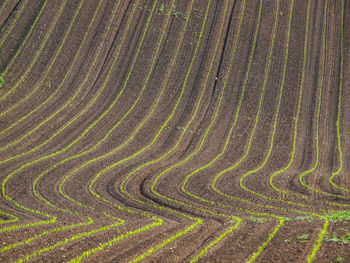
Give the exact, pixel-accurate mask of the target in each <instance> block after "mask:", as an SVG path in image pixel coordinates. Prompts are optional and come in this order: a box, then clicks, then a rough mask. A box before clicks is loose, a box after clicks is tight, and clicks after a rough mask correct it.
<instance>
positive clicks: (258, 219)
mask: <svg viewBox="0 0 350 263" xmlns="http://www.w3.org/2000/svg"><path fill="white" fill-rule="evenodd" d="M247 219H248V220H249V221H252V222H256V223H264V222H268V221H270V220H271V219H270V218H265V217H253V216H251V217H248V218H247Z"/></svg>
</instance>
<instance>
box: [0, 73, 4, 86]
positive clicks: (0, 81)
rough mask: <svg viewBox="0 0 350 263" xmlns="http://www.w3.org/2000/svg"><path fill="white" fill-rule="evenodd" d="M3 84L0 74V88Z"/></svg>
mask: <svg viewBox="0 0 350 263" xmlns="http://www.w3.org/2000/svg"><path fill="white" fill-rule="evenodd" d="M3 85H4V78H3V77H2V76H0V89H1V88H2V87H3Z"/></svg>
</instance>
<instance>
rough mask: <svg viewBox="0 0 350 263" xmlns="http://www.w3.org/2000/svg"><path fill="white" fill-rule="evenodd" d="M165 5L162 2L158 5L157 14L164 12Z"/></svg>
mask: <svg viewBox="0 0 350 263" xmlns="http://www.w3.org/2000/svg"><path fill="white" fill-rule="evenodd" d="M165 10H166V9H165V5H164V3H161V4H160V7H159V8H158V14H160V15H163V14H164V12H165Z"/></svg>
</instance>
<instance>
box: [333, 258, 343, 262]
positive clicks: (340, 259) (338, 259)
mask: <svg viewBox="0 0 350 263" xmlns="http://www.w3.org/2000/svg"><path fill="white" fill-rule="evenodd" d="M344 260H345V258H342V257H337V259H336V260H335V261H334V263H339V262H343V261H344Z"/></svg>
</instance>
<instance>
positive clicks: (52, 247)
mask: <svg viewBox="0 0 350 263" xmlns="http://www.w3.org/2000/svg"><path fill="white" fill-rule="evenodd" d="M155 6H156V3H154V4H153V9H152V10H153V11H154V8H155ZM153 11H152V13H153ZM152 13H151V15H150V18H151V17H152ZM149 21H150V20H149ZM149 21H148V22H149ZM167 21H169V17H168V19H167ZM166 26H167V23H166V24H165V28H164V30H163V32H166V31H165V29H166ZM147 27H148V26H146V28H147ZM145 32H146V31H145ZM162 36H163V37H162V38H161V40H162V39H163V38H164V33H163V34H162ZM143 38H144V36H143ZM161 43H162V41H159V46H160V44H161ZM141 44H142V41H141ZM140 46H141V45H140ZM137 54H138V52H137V53H136V56H137ZM156 58H157V56H156V55H155V56H154V62H155V61H156ZM150 72H152V70H150ZM37 179H39V178H37ZM36 182H37V180H36ZM60 192H61V194H63V195H64V196H65V197H67V198H68V200H70V201H71V202H73V203H75V204H77V205H79V206H82V207H86V206H84V205H82V204H80V203H79V202H76V201H75V200H73V199H72V198H69V197H68V196H67V194H66V193H65V192H64V191H63V190H62V189H61V188H60ZM42 201H44V199H42ZM45 203H48V201H46V202H45ZM50 204H51V203H50ZM91 210H94V209H93V208H91ZM124 210H125V209H124ZM119 224H120V223H118V224H113V225H110V226H107V227H102V228H100V229H97V230H92V231H89V232H85V233H80V234H78V235H77V236H74V237H72V238H69V239H65V240H64V241H60V242H58V243H56V244H55V245H53V246H50V247H47V248H44V249H41V250H39V251H35V252H33V254H31V255H29V257H30V256H34V255H37V254H38V253H39V252H40V253H41V252H44V251H48V250H52V249H54V248H56V247H58V246H62V245H63V244H67V243H69V242H71V241H75V240H76V239H78V238H81V237H84V236H90V235H94V234H97V233H98V232H101V231H103V232H104V231H107V230H109V229H111V228H112V227H115V226H117V225H119ZM40 253H39V254H40Z"/></svg>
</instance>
